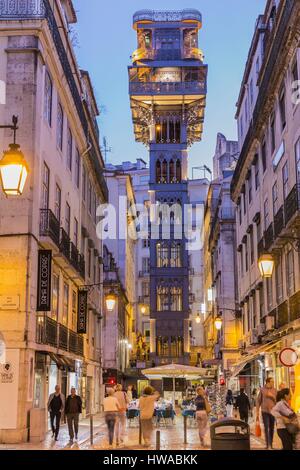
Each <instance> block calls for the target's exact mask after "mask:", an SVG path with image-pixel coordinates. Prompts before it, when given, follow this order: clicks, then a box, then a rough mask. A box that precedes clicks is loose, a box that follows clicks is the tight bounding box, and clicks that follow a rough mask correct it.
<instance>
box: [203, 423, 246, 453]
mask: <svg viewBox="0 0 300 470" xmlns="http://www.w3.org/2000/svg"><path fill="white" fill-rule="evenodd" d="M210 437H211V450H250V426H249V425H248V424H247V423H245V422H244V421H239V420H236V419H231V418H230V419H227V418H225V419H221V420H220V421H217V422H215V423H213V424H212V425H211V427H210Z"/></svg>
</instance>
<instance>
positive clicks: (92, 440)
mask: <svg viewBox="0 0 300 470" xmlns="http://www.w3.org/2000/svg"><path fill="white" fill-rule="evenodd" d="M90 441H91V446H92V445H93V444H94V416H93V415H92V414H90Z"/></svg>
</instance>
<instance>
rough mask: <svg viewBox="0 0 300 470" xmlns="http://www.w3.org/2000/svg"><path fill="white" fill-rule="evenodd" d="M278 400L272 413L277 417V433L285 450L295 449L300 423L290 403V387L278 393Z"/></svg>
mask: <svg viewBox="0 0 300 470" xmlns="http://www.w3.org/2000/svg"><path fill="white" fill-rule="evenodd" d="M278 400H279V401H278V402H277V404H276V405H275V406H274V408H273V409H272V415H273V416H274V417H275V419H276V425H277V433H278V436H279V437H280V440H281V442H282V447H283V450H293V446H294V440H295V436H296V434H297V433H298V432H299V424H298V419H297V415H296V413H295V412H294V411H293V410H292V408H291V407H290V405H289V402H290V400H291V391H290V390H289V389H288V388H285V389H283V390H281V391H280V393H279V394H278Z"/></svg>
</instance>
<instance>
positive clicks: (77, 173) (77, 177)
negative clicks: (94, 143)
mask: <svg viewBox="0 0 300 470" xmlns="http://www.w3.org/2000/svg"><path fill="white" fill-rule="evenodd" d="M75 184H76V186H77V188H79V185H80V155H79V151H78V149H76V157H75Z"/></svg>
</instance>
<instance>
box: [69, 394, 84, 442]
mask: <svg viewBox="0 0 300 470" xmlns="http://www.w3.org/2000/svg"><path fill="white" fill-rule="evenodd" d="M65 412H66V416H67V423H68V428H69V435H70V442H71V443H72V442H73V439H74V431H75V439H78V423H79V415H80V413H82V400H81V398H80V396H78V395H76V389H75V388H74V387H72V388H71V395H69V396H68V398H67V401H66V409H65ZM73 422H74V429H73Z"/></svg>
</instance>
